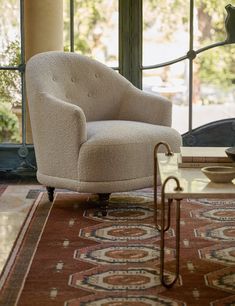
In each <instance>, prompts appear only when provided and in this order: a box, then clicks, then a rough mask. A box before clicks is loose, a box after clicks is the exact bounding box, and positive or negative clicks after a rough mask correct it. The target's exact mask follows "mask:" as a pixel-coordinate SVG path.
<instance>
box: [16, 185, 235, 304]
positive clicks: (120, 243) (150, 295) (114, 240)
mask: <svg viewBox="0 0 235 306" xmlns="http://www.w3.org/2000/svg"><path fill="white" fill-rule="evenodd" d="M97 209H98V202H97V201H96V198H95V197H93V196H92V197H88V196H87V195H78V194H75V193H68V194H66V193H61V194H58V195H57V198H56V200H55V203H54V205H53V208H52V210H51V212H50V215H49V218H48V220H47V222H46V225H45V228H44V230H43V233H42V236H41V238H40V241H39V244H38V246H37V251H36V253H35V255H34V258H33V261H32V264H31V268H30V270H29V272H28V275H27V277H26V280H25V282H24V284H23V286H22V290H21V291H20V293H19V298H18V302H17V305H20V306H29V305H45V306H48V305H49V306H50V305H56V306H57V305H63V306H154V305H155V306H161V305H163V306H198V305H202V306H206V305H208V306H229V305H235V226H234V220H235V213H234V201H231V200H229V201H225V200H223V201H219V200H208V199H200V200H198V201H192V200H185V201H183V202H182V204H181V256H180V261H181V266H180V278H179V281H178V282H177V283H176V284H175V286H174V287H173V288H172V289H170V290H169V289H166V288H164V287H163V286H161V284H160V278H159V274H160V262H159V257H160V249H159V243H160V236H159V233H158V231H157V230H156V228H155V226H154V211H153V193H152V190H151V189H146V190H142V191H137V192H132V193H124V194H114V195H112V198H111V201H110V207H109V210H108V214H107V216H105V217H99V216H98V215H97ZM172 214H173V215H174V205H173V207H172ZM165 256H166V278H167V279H168V281H170V280H171V279H173V277H174V263H175V259H174V256H175V220H174V217H173V218H172V224H171V227H170V229H169V231H168V232H167V233H166V249H165Z"/></svg>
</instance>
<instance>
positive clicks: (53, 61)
mask: <svg viewBox="0 0 235 306" xmlns="http://www.w3.org/2000/svg"><path fill="white" fill-rule="evenodd" d="M35 75H36V76H37V77H36V78H35ZM27 84H28V88H29V95H30V97H31V100H32V99H33V100H34V101H33V103H35V104H36V103H37V101H39V102H40V99H39V95H40V93H41V92H46V93H48V94H50V95H52V96H54V97H56V98H59V99H61V100H63V101H66V102H68V103H72V104H75V105H78V106H80V107H81V108H82V110H83V111H84V113H85V116H86V120H87V121H99V120H107V119H109V120H110V119H117V115H118V114H119V108H120V101H121V97H122V95H123V94H124V92H125V91H126V89H127V88H128V87H129V86H131V83H130V82H128V81H127V80H126V79H125V78H123V77H122V76H121V75H120V74H118V73H117V72H115V71H114V70H113V69H111V68H108V67H107V66H105V65H103V64H101V63H99V62H97V61H94V60H92V59H90V58H89V57H86V56H83V55H79V54H76V53H64V52H57V51H51V52H46V53H43V54H37V55H35V56H34V60H33V61H32V62H31V61H30V60H29V62H28V63H27Z"/></svg>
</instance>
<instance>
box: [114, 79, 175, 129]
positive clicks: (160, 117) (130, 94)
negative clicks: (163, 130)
mask: <svg viewBox="0 0 235 306" xmlns="http://www.w3.org/2000/svg"><path fill="white" fill-rule="evenodd" d="M171 116H172V103H171V102H170V101H169V100H167V99H166V98H163V97H161V96H158V95H153V94H149V93H146V92H144V91H142V90H139V89H137V88H136V87H134V86H132V85H131V86H130V87H129V88H128V89H127V91H126V93H125V94H124V95H123V98H122V101H121V108H120V113H119V119H120V120H131V121H141V122H146V123H151V124H156V125H165V126H171V120H172V117H171Z"/></svg>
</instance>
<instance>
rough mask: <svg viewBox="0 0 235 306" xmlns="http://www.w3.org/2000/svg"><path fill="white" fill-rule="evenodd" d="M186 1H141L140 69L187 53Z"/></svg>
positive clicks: (187, 2)
mask: <svg viewBox="0 0 235 306" xmlns="http://www.w3.org/2000/svg"><path fill="white" fill-rule="evenodd" d="M188 16H189V1H183V0H165V1H159V0H143V65H144V66H147V65H153V64H158V63H161V62H165V61H168V60H171V59H175V58H177V57H180V56H183V55H185V54H186V53H187V50H188V46H189V38H188V31H189V30H188V29H189V26H188V24H189V23H188V19H189V18H188Z"/></svg>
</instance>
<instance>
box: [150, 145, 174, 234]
mask: <svg viewBox="0 0 235 306" xmlns="http://www.w3.org/2000/svg"><path fill="white" fill-rule="evenodd" d="M161 145H163V146H164V147H165V148H166V149H167V153H166V156H172V155H174V153H173V152H172V151H171V148H170V146H169V144H168V143H167V142H164V141H161V142H159V143H158V144H156V146H155V147H154V223H155V225H156V228H157V229H158V230H159V231H160V230H161V227H160V225H159V224H158V220H157V172H158V158H157V153H158V149H159V147H160V146H161ZM169 215H170V203H168V225H167V227H166V228H165V229H164V230H165V231H167V230H168V229H169V226H170V225H169Z"/></svg>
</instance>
